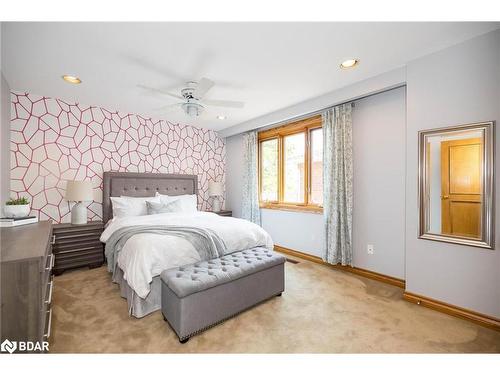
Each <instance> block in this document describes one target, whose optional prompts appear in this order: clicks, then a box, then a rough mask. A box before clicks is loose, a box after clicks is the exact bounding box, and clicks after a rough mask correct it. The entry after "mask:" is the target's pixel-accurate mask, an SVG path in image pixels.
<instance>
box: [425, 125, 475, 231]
mask: <svg viewBox="0 0 500 375" xmlns="http://www.w3.org/2000/svg"><path fill="white" fill-rule="evenodd" d="M426 147H427V150H426V151H427V154H428V158H427V162H428V168H427V173H428V181H429V197H428V199H429V207H430V210H429V214H430V223H429V231H430V232H431V233H441V234H447V235H453V236H463V237H474V238H481V211H482V210H481V205H482V203H481V202H482V190H483V189H482V170H483V131H482V130H477V131H475V130H469V131H465V132H456V133H454V134H443V135H434V136H430V137H427V144H426Z"/></svg>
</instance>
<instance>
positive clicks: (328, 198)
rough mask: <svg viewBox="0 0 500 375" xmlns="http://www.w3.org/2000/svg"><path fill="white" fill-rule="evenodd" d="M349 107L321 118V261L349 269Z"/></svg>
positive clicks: (350, 237)
mask: <svg viewBox="0 0 500 375" xmlns="http://www.w3.org/2000/svg"><path fill="white" fill-rule="evenodd" d="M351 112H352V104H351V103H349V104H342V105H339V106H337V107H334V108H332V109H330V110H328V111H326V112H325V113H323V115H322V119H323V163H324V166H323V216H324V223H325V229H326V233H325V240H326V241H325V252H324V255H323V260H324V261H326V262H328V263H331V264H337V263H341V264H342V265H349V266H352V180H353V173H352V118H351Z"/></svg>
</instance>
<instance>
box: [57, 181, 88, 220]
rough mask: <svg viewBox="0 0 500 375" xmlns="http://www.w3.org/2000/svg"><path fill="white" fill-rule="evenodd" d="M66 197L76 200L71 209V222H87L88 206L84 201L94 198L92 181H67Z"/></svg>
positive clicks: (72, 200)
mask: <svg viewBox="0 0 500 375" xmlns="http://www.w3.org/2000/svg"><path fill="white" fill-rule="evenodd" d="M64 198H65V199H66V200H67V201H70V202H76V204H75V205H74V206H73V208H72V209H71V224H87V206H85V204H83V202H91V201H93V200H94V197H93V192H92V181H67V182H66V194H65V195H64Z"/></svg>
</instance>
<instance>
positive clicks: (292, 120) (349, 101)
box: [254, 83, 406, 132]
mask: <svg viewBox="0 0 500 375" xmlns="http://www.w3.org/2000/svg"><path fill="white" fill-rule="evenodd" d="M405 86H406V83H403V84H399V85H397V86H394V87H390V88H386V89H383V90H381V91H376V92H373V93H370V94H366V95H363V96H359V97H355V98H353V99H350V100H346V101H344V102H340V103H336V104H332V105H329V106H328V107H324V108H321V109H318V110H316V111H312V112H307V113H304V114H302V115H298V116H295V117H291V118H288V119H286V120H281V121H277V122H273V123H271V124H269V125H265V126H263V127H261V128H258V129H254V130H257V132H260V131H264V130H268V129H272V128H276V127H278V126H281V125H285V124H287V123H289V122H295V121H300V120H304V119H306V118H309V117H313V116H316V115H319V114H321V113H323V112H325V111H328V110H329V109H332V108H335V107H337V106H339V105H342V104H347V103H352V105H353V107H355V103H354V102H355V101H357V100H361V99H366V98H369V97H370V96H374V95H378V94H382V93H384V92H389V91H392V90H396V89H399V88H401V87H405Z"/></svg>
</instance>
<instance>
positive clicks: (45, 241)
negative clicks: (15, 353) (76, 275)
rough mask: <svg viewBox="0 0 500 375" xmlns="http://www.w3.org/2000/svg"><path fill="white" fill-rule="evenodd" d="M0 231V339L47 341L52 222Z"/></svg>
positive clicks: (50, 292) (50, 290)
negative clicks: (0, 323)
mask: <svg viewBox="0 0 500 375" xmlns="http://www.w3.org/2000/svg"><path fill="white" fill-rule="evenodd" d="M0 231H1V232H0V245H1V249H2V251H1V256H0V261H1V272H2V274H1V282H2V284H1V289H0V293H1V314H2V317H1V320H2V326H1V341H2V342H3V341H4V340H5V339H8V340H10V341H16V342H19V341H34V342H38V343H42V342H44V341H48V340H49V337H50V329H51V319H52V307H51V304H52V291H53V285H54V284H53V281H52V276H51V270H52V267H53V265H54V257H53V254H52V246H51V239H52V223H51V222H50V221H41V222H38V223H35V224H28V225H23V226H19V227H13V228H0ZM18 349H19V348H18Z"/></svg>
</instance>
